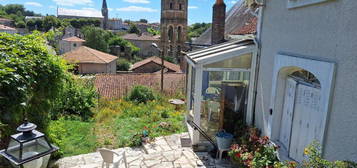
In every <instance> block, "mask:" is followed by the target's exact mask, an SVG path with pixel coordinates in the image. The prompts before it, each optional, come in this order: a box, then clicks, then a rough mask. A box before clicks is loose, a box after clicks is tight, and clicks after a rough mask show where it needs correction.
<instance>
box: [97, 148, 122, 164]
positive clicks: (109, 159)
mask: <svg viewBox="0 0 357 168" xmlns="http://www.w3.org/2000/svg"><path fill="white" fill-rule="evenodd" d="M99 153H100V155H102V158H103V163H102V168H104V165H106V168H109V165H110V164H113V168H119V165H120V163H121V162H122V161H123V162H124V165H125V168H128V165H127V162H126V155H125V151H123V152H122V153H121V154H119V153H117V152H114V151H112V150H109V149H104V148H101V149H99Z"/></svg>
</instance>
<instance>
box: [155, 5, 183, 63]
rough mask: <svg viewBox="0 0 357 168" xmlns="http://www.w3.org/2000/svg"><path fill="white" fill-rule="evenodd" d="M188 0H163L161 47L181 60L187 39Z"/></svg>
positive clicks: (177, 59) (170, 55) (165, 52)
mask: <svg viewBox="0 0 357 168" xmlns="http://www.w3.org/2000/svg"><path fill="white" fill-rule="evenodd" d="M187 9H188V0H161V48H162V50H163V52H164V56H169V57H173V58H174V59H175V60H176V61H177V62H181V59H182V54H181V51H183V50H185V48H186V47H185V42H186V40H187V13H188V11H187Z"/></svg>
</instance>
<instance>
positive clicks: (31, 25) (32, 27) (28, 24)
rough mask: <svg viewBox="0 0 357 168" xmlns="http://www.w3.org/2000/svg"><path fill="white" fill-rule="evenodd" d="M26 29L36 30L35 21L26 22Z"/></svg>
mask: <svg viewBox="0 0 357 168" xmlns="http://www.w3.org/2000/svg"><path fill="white" fill-rule="evenodd" d="M26 27H27V29H28V30H30V31H33V30H35V29H36V22H35V20H34V19H30V20H28V21H27V22H26Z"/></svg>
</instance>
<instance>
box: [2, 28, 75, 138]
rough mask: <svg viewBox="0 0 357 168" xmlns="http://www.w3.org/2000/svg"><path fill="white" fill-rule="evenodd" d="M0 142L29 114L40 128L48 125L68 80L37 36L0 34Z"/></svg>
mask: <svg viewBox="0 0 357 168" xmlns="http://www.w3.org/2000/svg"><path fill="white" fill-rule="evenodd" d="M0 46H1V48H2V49H1V51H0V113H1V115H0V122H2V123H3V124H5V125H6V126H5V127H4V128H3V129H2V130H1V131H2V134H1V136H2V137H1V141H2V142H4V141H5V142H6V139H5V138H6V137H8V136H9V135H10V134H11V133H14V131H15V129H14V128H16V127H17V126H18V125H19V124H20V123H21V122H22V121H23V119H24V113H25V112H26V113H27V114H28V118H29V119H30V121H31V122H34V123H36V124H37V125H38V126H39V128H40V129H43V128H45V126H46V124H47V123H48V122H47V121H48V119H49V118H48V116H49V115H48V114H49V109H51V104H52V102H53V101H54V100H55V99H54V98H55V97H57V95H58V93H59V92H60V91H61V88H62V85H63V81H64V79H65V78H67V77H68V75H66V74H67V70H66V69H67V66H66V64H65V62H64V61H63V60H62V58H60V57H58V56H54V55H51V54H49V53H48V50H47V47H46V46H45V40H44V38H43V37H42V35H41V34H39V33H34V34H31V35H27V36H20V35H10V34H6V33H0Z"/></svg>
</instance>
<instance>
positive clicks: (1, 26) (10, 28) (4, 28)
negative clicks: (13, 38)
mask: <svg viewBox="0 0 357 168" xmlns="http://www.w3.org/2000/svg"><path fill="white" fill-rule="evenodd" d="M0 30H16V29H15V28H12V27H9V26H5V25H2V24H0Z"/></svg>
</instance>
